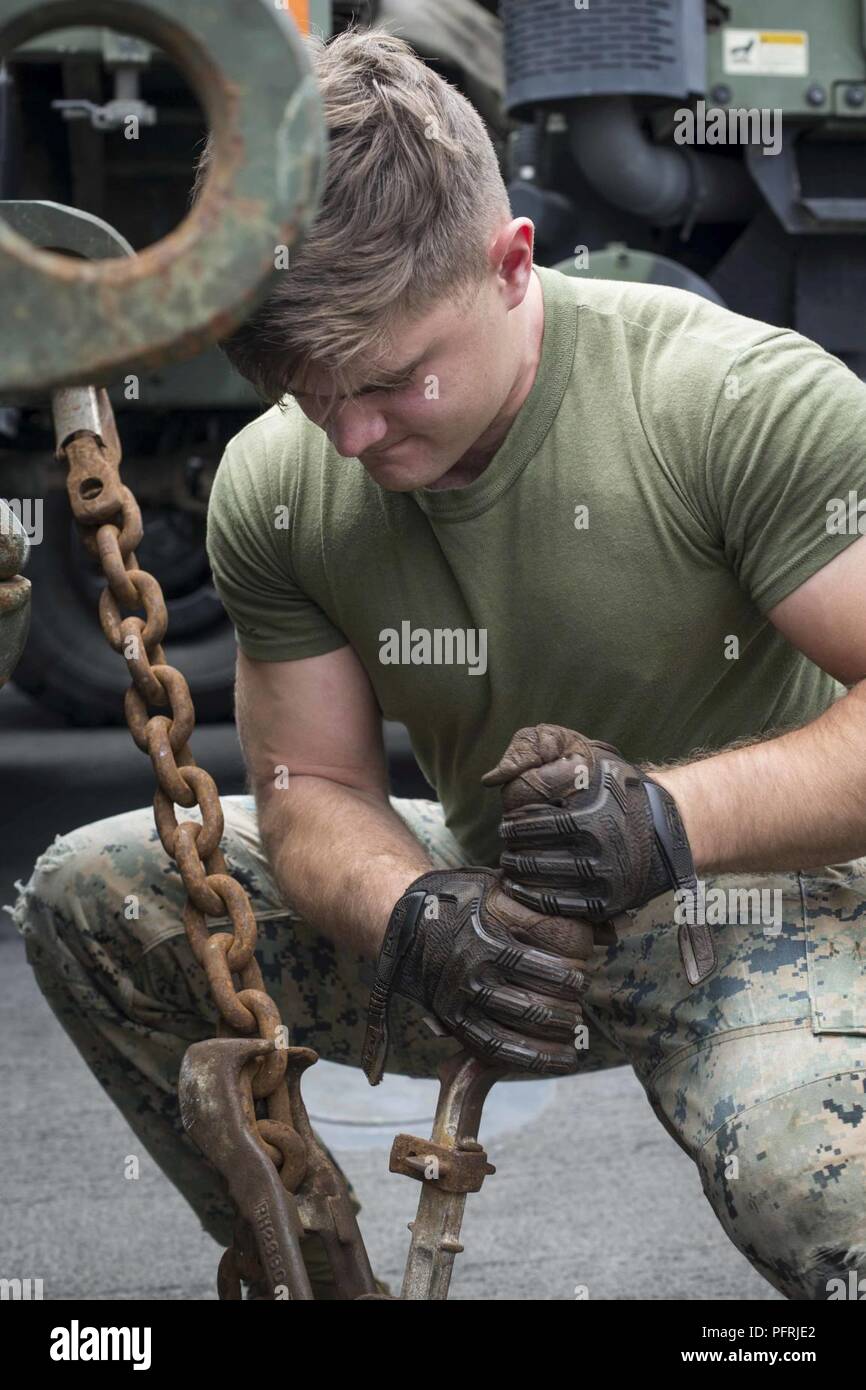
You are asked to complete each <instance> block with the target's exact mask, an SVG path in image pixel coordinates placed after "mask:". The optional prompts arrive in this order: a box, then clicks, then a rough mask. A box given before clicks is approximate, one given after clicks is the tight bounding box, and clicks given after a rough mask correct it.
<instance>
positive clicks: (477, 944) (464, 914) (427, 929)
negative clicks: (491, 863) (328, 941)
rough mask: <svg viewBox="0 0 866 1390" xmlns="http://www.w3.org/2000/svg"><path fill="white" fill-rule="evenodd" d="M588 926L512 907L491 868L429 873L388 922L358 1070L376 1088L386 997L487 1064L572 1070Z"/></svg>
mask: <svg viewBox="0 0 866 1390" xmlns="http://www.w3.org/2000/svg"><path fill="white" fill-rule="evenodd" d="M592 948H593V930H592V927H591V926H590V925H589V923H587V922H573V921H562V920H556V919H555V918H554V919H553V920H551V919H550V918H547V917H542V916H539V914H538V913H536V912H533V911H531V910H530V909H528V908H526V907H523V906H522V905H521V904H520V903H517V902H514V901H513V900H512V899H511V898H509V897H507V896H506V894H505V893H504V892H503V891H502V887H501V884H500V878H499V874H498V873H497V872H496V871H495V870H494V869H486V868H467V869H433V870H431V871H430V872H429V873H426V874H422V875H421V876H420V878H416V879H415V881H414V883H411V884H410V885H409V887H408V888H407V890H406V892H405V893H404V894H403V896H402V897H401V898H400V899H399V901H398V902H397V904H396V906H395V907H394V910H393V912H392V913H391V918H390V921H389V923H388V927H387V930H386V932H385V939H384V941H383V944H382V949H381V952H380V954H379V963H378V966H377V968H376V976H375V983H374V985H373V991H372V994H371V996H370V1012H369V1016H368V1022H367V1036H366V1038H365V1040H364V1051H363V1055H362V1059H361V1064H362V1066H363V1068H364V1071H365V1072H366V1074H367V1079H368V1080H369V1082H370V1084H371V1085H372V1086H375V1085H377V1083H378V1082H379V1081H381V1079H382V1074H383V1072H384V1070H385V1059H386V1056H387V1051H388V1011H389V1005H390V1001H391V998H392V995H393V994H400V995H403V996H404V998H406V999H414V1000H415V1001H416V1003H418V1004H421V1005H423V1007H424V1008H425V1009H426V1010H428V1012H430V1013H432V1014H433V1015H434V1016H435V1018H436V1019H437V1020H438V1021H439V1023H440V1024H441V1025H442V1026H443V1028H444V1030H445V1031H446V1032H448V1033H451V1034H453V1035H454V1037H456V1038H459V1039H460V1041H461V1042H462V1043H463V1045H464V1047H466V1049H467V1050H468V1051H469V1052H472V1053H474V1054H475V1055H476V1056H479V1057H482V1058H484V1059H485V1060H486V1061H489V1062H490V1063H491V1064H495V1065H497V1066H504V1067H506V1068H507V1069H509V1070H516V1071H533V1072H540V1073H545V1074H548V1075H557V1076H558V1075H562V1074H563V1073H566V1072H572V1071H575V1070H576V1066H577V1053H576V1052H575V1028H576V1026H577V1025H578V1024H579V1023H581V1022H582V1020H583V1014H582V1012H581V1009H580V1007H579V1003H578V1001H579V1000H580V998H581V996H582V994H583V992H584V989H585V986H586V976H585V974H584V966H585V964H586V962H587V961H588V960H589V958H590V957H591V955H592Z"/></svg>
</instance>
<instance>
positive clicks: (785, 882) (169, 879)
mask: <svg viewBox="0 0 866 1390" xmlns="http://www.w3.org/2000/svg"><path fill="white" fill-rule="evenodd" d="M392 804H393V806H394V809H395V810H396V811H397V812H398V813H399V814H400V815H401V816H402V818H403V819H404V820H405V821H406V823H407V824H408V826H409V827H410V829H411V830H412V831H413V832H414V834H415V835H416V836H417V838H418V839H419V841H420V842H421V844H422V845H424V847H425V848H426V849H427V851H428V853H429V854H430V857H431V859H432V861H433V864H434V866H435V867H437V868H447V867H452V868H458V867H460V866H462V865H464V864H465V863H466V859H465V857H464V855H463V853H462V851H461V848H460V845H459V844H458V843H457V841H456V840H455V839H454V838H453V836H452V835H451V834H450V832H449V831H448V829H447V828H446V826H445V823H444V818H443V813H442V808H441V806H439V805H438V803H435V802H427V801H410V800H400V799H396V798H394V799H392ZM222 805H223V809H224V812H225V836H224V839H223V841H222V844H223V849H224V851H225V854H226V859H227V861H228V865H229V869H230V871H231V872H232V873H233V874H234V875H235V876H236V877H237V878H238V879H239V880H240V882H241V883H242V884H243V885H244V887H245V888H246V889H247V891H248V892H249V894H250V896H251V899H252V903H253V908H254V911H255V915H256V918H257V920H258V922H259V958H260V961H261V965H262V970H263V974H264V977H265V981H266V983H267V985H268V988H269V989H270V991H271V993H272V994H273V996H274V998H275V1000H276V1002H277V1005H278V1007H279V1009H280V1013H281V1015H282V1017H283V1019H284V1020H285V1021H286V1023H287V1024H288V1025H289V1027H290V1029H291V1042H292V1044H293V1045H301V1046H305V1047H312V1048H315V1050H316V1051H317V1052H318V1053H319V1055H320V1056H321V1057H323V1058H327V1059H328V1060H330V1061H333V1062H340V1063H344V1064H348V1065H355V1066H357V1065H358V1064H359V1059H360V1055H361V1045H362V1040H363V1035H364V1028H365V1022H366V1006H367V997H368V989H367V987H366V986H365V985H364V984H363V983H362V981H361V979H360V976H359V969H360V966H361V964H362V961H361V958H360V957H358V956H356V955H355V954H353V953H352V952H350V951H347V950H345V949H344V948H343V947H341V946H339V945H336V944H335V943H333V942H331V941H329V940H328V939H327V938H325V937H323V936H321V935H320V934H319V933H318V932H316V931H315V930H313V929H312V928H311V927H310V926H309V925H308V924H307V923H306V922H304V921H303V920H302V919H301V918H300V917H299V916H298V915H297V914H296V913H294V912H293V911H292V909H291V908H290V907H288V906H287V905H286V904H285V903H284V901H283V900H282V899H281V896H280V894H279V892H278V890H277V888H276V886H275V884H274V881H273V879H272V876H271V874H270V870H269V868H268V865H267V862H266V860H265V857H264V854H263V850H262V846H261V843H260V841H259V837H258V830H257V824H256V817H255V808H254V803H253V800H252V798H251V797H248V796H235V797H224V798H223V799H222ZM178 814H179V816H180V818H182V819H189V818H194V819H199V818H200V817H199V815H198V812H197V811H183V810H181V809H180V808H178ZM19 887H20V893H19V897H18V900H17V902H16V904H15V907H14V909H13V915H14V919H15V922H16V924H17V926H18V929H19V930H20V932H21V933H22V935H23V936H24V939H25V943H26V948H27V956H28V959H29V960H30V962H31V964H32V966H33V969H34V972H35V974H36V978H37V980H38V982H39V985H40V988H41V989H42V991H43V993H44V994H45V997H46V999H47V1000H48V1002H49V1004H50V1005H51V1007H52V1009H53V1010H54V1012H55V1013H56V1015H57V1017H58V1019H59V1020H60V1022H61V1023H62V1025H63V1027H64V1028H65V1029H66V1031H67V1033H68V1034H69V1036H70V1037H71V1038H72V1040H73V1042H74V1043H75V1045H76V1047H77V1048H78V1049H79V1051H80V1052H81V1054H82V1056H83V1057H84V1059H85V1061H86V1062H87V1064H88V1066H89V1067H90V1068H91V1070H92V1071H93V1072H94V1074H95V1075H96V1077H97V1078H98V1080H99V1081H100V1083H101V1085H102V1086H103V1087H104V1088H105V1090H106V1091H107V1093H108V1095H109V1096H110V1097H111V1099H112V1100H113V1101H114V1102H115V1104H116V1105H117V1106H118V1107H119V1108H120V1110H121V1111H122V1113H123V1115H124V1116H125V1118H126V1119H127V1121H128V1123H129V1124H130V1125H131V1127H132V1129H133V1130H134V1131H135V1133H136V1135H137V1136H138V1138H139V1139H140V1141H141V1143H142V1144H143V1145H144V1147H145V1148H146V1149H147V1151H148V1152H149V1153H150V1154H151V1156H152V1157H153V1158H154V1160H155V1161H156V1162H157V1163H158V1164H159V1165H160V1167H161V1168H162V1169H163V1171H164V1172H165V1173H166V1174H167V1176H168V1177H169V1178H170V1179H171V1180H172V1182H173V1183H175V1185H176V1186H177V1187H178V1188H179V1189H180V1191H181V1192H182V1193H183V1194H184V1196H185V1197H186V1198H187V1200H188V1201H189V1202H190V1203H191V1204H192V1206H193V1208H194V1209H195V1211H196V1213H197V1214H198V1216H199V1218H200V1220H201V1222H202V1224H203V1226H204V1227H205V1229H206V1230H207V1231H208V1232H210V1234H211V1235H212V1236H213V1237H214V1238H215V1239H216V1240H217V1241H218V1242H219V1243H220V1244H222V1245H227V1244H229V1243H230V1239H231V1223H232V1208H231V1204H230V1202H229V1200H228V1197H227V1194H226V1191H225V1188H224V1185H223V1182H222V1179H221V1178H220V1177H219V1175H218V1174H216V1173H215V1171H214V1170H213V1169H212V1168H210V1165H209V1164H208V1163H207V1161H206V1160H205V1159H204V1158H203V1157H202V1155H201V1154H200V1153H199V1152H198V1150H197V1149H196V1148H195V1146H194V1145H193V1144H192V1143H191V1141H190V1140H188V1139H187V1137H186V1134H185V1132H184V1130H183V1127H182V1125H181V1122H180V1116H179V1113H178V1106H177V1096H176V1087H177V1076H178V1070H179V1067H180V1063H181V1059H182V1057H183V1054H184V1052H185V1050H186V1048H187V1047H188V1045H189V1044H190V1043H191V1042H194V1041H196V1040H198V1039H201V1038H206V1037H210V1036H213V1034H214V1032H215V1030H216V1022H217V1016H216V1011H215V1009H214V1006H213V1004H212V1003H211V1001H210V999H209V997H208V992H207V987H206V982H205V978H204V974H203V972H202V970H201V968H200V967H199V966H198V964H197V963H196V962H195V960H194V959H193V956H192V954H191V952H190V949H189V946H188V945H187V942H186V937H185V935H184V931H183V926H182V923H181V919H180V912H181V907H182V905H183V901H184V893H183V889H182V884H181V880H180V876H179V874H178V872H177V870H176V868H175V866H174V865H173V863H172V862H171V861H170V860H169V859H168V857H167V855H166V854H165V852H164V850H163V849H162V846H161V844H160V842H159V839H158V837H157V834H156V830H155V828H154V825H153V817H152V812H151V810H150V808H143V809H141V810H139V811H134V812H130V813H127V814H124V815H120V816H115V817H112V818H110V819H107V820H102V821H97V822H95V823H94V824H92V825H87V826H83V827H82V828H81V829H78V830H75V831H73V832H71V833H70V834H68V835H65V836H62V837H57V839H56V840H55V841H54V844H53V845H51V846H50V847H49V848H48V849H47V850H46V851H45V853H44V854H43V855H41V856H40V858H39V859H38V860H37V862H36V865H35V868H34V871H33V875H32V877H31V879H30V881H29V882H28V883H27V884H26V885H25V886H23V887H21V886H20V885H19ZM744 888H759V889H762V890H764V893H765V896H764V898H763V899H762V900H761V902H762V905H766V904H770V903H772V904H774V906H775V907H778V908H779V909H780V910H779V911H778V912H775V911H774V913H773V914H772V920H771V921H768V920H766V918H765V920H764V921H763V922H761V921H756V922H753V923H748V924H747V923H744V922H743V921H742V920H736V916H737V914H736V913H734V912H730V913H729V914H728V915H729V917H732V918H734V919H735V920H731V921H728V922H727V923H721V924H717V925H716V924H713V926H712V929H713V934H714V938H715V941H716V949H717V953H718V958H719V965H718V969H717V970H716V972H715V973H714V974H713V975H712V976H711V977H710V978H709V979H708V980H706V981H705V982H704V983H703V984H702V985H701V986H699V987H697V988H694V989H693V988H691V987H690V986H689V985H688V983H687V981H686V979H685V977H684V975H683V968H682V962H681V959H680V954H679V949H678V945H677V930H676V926H675V925H672V924H673V922H674V920H675V915H676V912H677V911H678V910H680V909H678V907H677V904H675V902H674V899H673V895H670V894H669V895H666V896H664V897H660V898H657V899H656V900H655V901H654V902H653V903H650V904H649V905H648V906H646V907H644V908H641V909H639V910H637V911H634V912H630V913H628V914H626V915H624V916H623V917H620V918H618V919H617V922H616V928H617V931H616V938H617V939H616V942H615V944H602V943H599V944H597V946H596V951H595V960H594V963H593V971H592V973H591V976H590V983H589V989H588V994H587V999H586V1009H585V1012H586V1018H587V1036H586V1037H585V1038H583V1039H580V1040H579V1042H580V1043H581V1044H582V1043H585V1044H586V1045H585V1046H583V1045H579V1046H578V1047H577V1048H576V1050H575V1071H576V1072H583V1071H596V1070H599V1069H601V1068H604V1067H611V1066H622V1065H624V1064H626V1063H629V1064H631V1066H632V1067H633V1068H634V1070H635V1072H636V1074H637V1076H638V1078H639V1080H640V1081H641V1083H642V1085H643V1087H644V1089H645V1091H646V1094H647V1097H648V1099H649V1101H650V1104H651V1105H652V1106H653V1109H654V1111H655V1113H656V1115H657V1116H658V1118H659V1120H660V1121H661V1123H662V1124H663V1125H664V1126H665V1128H666V1129H667V1130H668V1132H669V1133H670V1134H671V1135H672V1137H673V1138H674V1139H675V1140H676V1142H677V1143H678V1144H679V1145H680V1146H681V1148H682V1149H683V1150H684V1151H685V1152H686V1153H687V1154H688V1155H689V1156H690V1157H691V1158H692V1159H693V1160H694V1162H695V1163H696V1164H697V1167H698V1171H699V1173H700V1177H701V1182H702V1184H703V1188H704V1191H705V1193H706V1195H707V1198H708V1200H709V1201H710V1203H711V1205H712V1207H713V1209H714V1211H715V1212H716V1215H717V1216H718V1218H719V1220H720V1221H721V1223H722V1225H723V1227H724V1229H725V1231H726V1232H727V1234H728V1235H729V1236H730V1238H731V1240H732V1241H733V1242H734V1244H735V1245H737V1246H738V1247H739V1249H740V1250H741V1251H742V1252H743V1254H744V1255H745V1256H746V1257H747V1258H748V1259H749V1260H750V1261H751V1263H752V1264H753V1265H754V1266H755V1268H756V1269H758V1270H759V1271H760V1272H761V1273H762V1274H763V1275H764V1276H765V1278H766V1279H768V1280H769V1282H770V1283H771V1284H773V1285H774V1286H775V1287H776V1288H777V1289H779V1290H780V1291H781V1292H782V1293H783V1294H785V1295H786V1296H787V1297H788V1298H792V1299H808V1300H813V1299H826V1298H828V1296H832V1290H833V1289H834V1288H837V1287H838V1285H837V1284H832V1283H831V1282H830V1281H833V1280H846V1281H848V1277H849V1275H850V1272H851V1271H852V1270H853V1271H856V1272H857V1273H858V1274H859V1275H863V1276H866V858H864V859H859V860H855V861H852V862H851V863H850V864H844V865H838V866H835V867H831V868H827V869H822V870H820V871H817V872H814V873H810V874H806V873H801V874H796V873H794V874H779V875H772V876H768V877H762V878H751V879H750V880H749V881H748V883H747V882H745V881H744V880H743V879H742V878H738V877H733V876H729V877H725V878H715V879H712V880H707V908H706V913H707V921H708V922H710V923H711V924H712V923H713V917H712V915H711V914H712V912H713V911H714V907H713V902H712V900H713V895H714V890H717V896H718V895H720V894H721V892H723V891H724V892H727V891H728V890H730V889H740V890H742V889H744ZM774 894H778V896H777V897H774V896H773V895H774ZM755 901H757V899H756V900H755ZM717 915H718V914H717ZM742 915H743V914H740V916H741V919H742ZM752 915H753V916H754V915H756V914H754V913H753V914H752ZM227 920H228V919H227V918H223V919H216V918H214V919H210V920H209V925H210V926H212V927H213V928H215V929H216V928H220V927H224V926H225V925H226V923H227ZM392 1037H393V1040H392V1046H391V1052H390V1060H389V1069H390V1070H393V1071H396V1072H400V1073H402V1074H404V1075H408V1076H432V1075H434V1074H435V1070H436V1067H437V1066H438V1065H439V1063H440V1062H441V1061H442V1059H443V1058H444V1057H445V1056H446V1055H448V1054H449V1053H450V1052H452V1051H455V1050H456V1049H457V1044H456V1043H455V1041H454V1040H453V1039H448V1038H444V1039H437V1038H435V1037H433V1036H432V1034H431V1033H430V1032H429V1031H428V1029H427V1027H426V1025H425V1024H424V1023H423V1020H422V1016H421V1011H420V1010H419V1009H418V1008H416V1007H415V1006H414V1005H412V1004H411V1003H409V1002H408V1001H405V1000H402V999H397V1000H395V1002H394V1013H393V1035H392ZM610 1195H611V1196H612V1195H613V1194H610ZM306 1255H307V1258H308V1266H309V1268H310V1272H311V1277H312V1279H313V1281H314V1288H315V1292H316V1294H317V1296H318V1297H322V1298H327V1297H328V1296H329V1294H330V1293H332V1290H330V1289H329V1283H328V1279H327V1271H326V1268H325V1266H324V1260H323V1255H322V1251H321V1250H320V1249H317V1248H316V1247H315V1245H314V1243H313V1242H309V1243H308V1247H307V1250H306ZM863 1289H864V1291H866V1283H864V1285H863ZM828 1290H829V1292H828Z"/></svg>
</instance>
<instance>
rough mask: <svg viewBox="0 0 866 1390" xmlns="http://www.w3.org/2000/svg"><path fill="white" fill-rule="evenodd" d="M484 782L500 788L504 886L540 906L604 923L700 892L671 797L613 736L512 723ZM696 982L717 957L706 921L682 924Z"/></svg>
mask: <svg viewBox="0 0 866 1390" xmlns="http://www.w3.org/2000/svg"><path fill="white" fill-rule="evenodd" d="M481 780H482V782H483V783H484V785H485V786H487V787H493V786H502V805H503V811H504V815H503V819H502V821H501V823H500V826H499V835H500V838H501V839H502V840H503V841H504V843H505V849H504V851H503V853H502V856H501V860H500V868H501V871H502V875H503V887H504V888H505V889H506V891H507V892H508V893H509V894H511V895H512V896H513V897H514V898H516V899H517V901H518V902H521V903H525V904H526V905H527V906H528V907H532V908H534V909H535V911H536V912H545V913H550V914H555V915H557V916H563V917H570V916H580V917H585V918H588V919H589V920H590V921H593V922H602V921H607V920H609V919H610V918H612V917H616V916H618V915H619V914H620V913H622V912H625V911H627V910H628V909H630V908H637V907H642V906H643V905H644V903H648V902H650V901H651V900H652V899H653V898H655V897H657V896H658V895H659V894H660V893H666V892H668V891H670V890H685V891H689V892H691V893H693V894H694V893H696V892H697V877H696V874H695V866H694V861H693V859H692V852H691V849H690V847H689V842H688V838H687V836H686V832H685V829H684V827H683V823H682V820H681V819H680V814H679V811H678V810H677V805H676V802H675V801H674V799H673V797H672V796H671V795H670V793H669V792H668V791H666V790H665V788H664V787H662V786H660V785H659V784H658V783H657V782H654V781H653V780H652V779H651V778H650V777H647V776H646V774H645V773H643V772H641V771H640V769H639V768H637V767H634V766H633V765H632V764H631V763H629V762H627V761H626V760H625V758H623V756H622V754H621V753H620V752H619V750H618V749H616V748H614V747H613V745H612V744H610V743H599V742H596V741H595V740H593V739H587V738H584V737H583V735H582V734H579V733H576V732H575V731H574V730H573V729H564V728H562V727H561V726H560V725H559V724H538V725H536V726H535V727H534V728H527V729H518V731H517V733H516V734H515V735H514V737H513V738H512V740H511V742H510V743H509V745H508V747H507V749H506V750H505V753H504V754H503V756H502V757H501V758H500V760H499V762H498V763H497V765H496V767H494V768H492V769H491V771H490V772H486V773H485V774H484V776H483V777H482V779H481ZM680 949H681V952H682V956H683V963H684V965H685V967H686V974H687V977H688V979H689V980H690V982H691V983H692V984H697V983H699V982H700V980H702V979H704V978H705V977H706V976H707V975H708V974H709V973H710V971H711V970H712V969H713V967H714V965H715V954H714V950H713V946H712V939H711V937H710V935H709V933H708V932H707V931H706V929H705V928H700V927H698V928H695V927H689V928H686V927H685V925H684V926H683V928H682V929H681V931H680Z"/></svg>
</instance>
